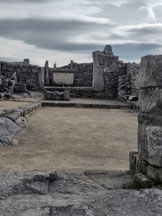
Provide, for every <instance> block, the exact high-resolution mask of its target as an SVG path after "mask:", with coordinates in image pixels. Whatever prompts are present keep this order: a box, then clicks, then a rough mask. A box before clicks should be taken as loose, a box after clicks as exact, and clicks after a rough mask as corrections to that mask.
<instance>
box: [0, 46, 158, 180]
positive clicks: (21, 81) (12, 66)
mask: <svg viewBox="0 0 162 216" xmlns="http://www.w3.org/2000/svg"><path fill="white" fill-rule="evenodd" d="M65 79H66V80H65ZM67 80H68V82H67ZM65 81H66V82H65ZM161 83H162V55H159V56H150V55H149V56H145V57H143V58H142V60H141V64H136V63H124V62H123V61H120V60H119V57H118V56H115V55H114V54H113V51H112V48H111V46H109V45H107V46H106V47H105V48H104V50H103V51H95V52H93V63H84V64H77V63H75V62H73V61H71V63H70V64H69V65H66V66H64V67H59V68H58V67H56V65H55V66H54V68H50V67H49V65H48V61H46V63H45V66H44V67H39V66H36V65H31V64H30V62H29V60H28V59H25V60H24V62H17V63H8V62H0V97H1V98H2V97H5V96H6V98H7V97H9V95H11V94H12V93H14V92H26V91H44V92H46V99H48V100H69V98H70V95H72V96H73V97H91V98H104V99H115V98H118V99H122V100H126V101H132V100H138V97H139V117H138V121H139V128H138V152H131V153H130V167H131V171H132V172H133V173H136V172H142V173H144V174H145V175H147V176H148V177H150V178H151V179H154V180H155V181H156V182H162V117H161V116H162V111H161V110H162V90H161V89H162V85H161Z"/></svg>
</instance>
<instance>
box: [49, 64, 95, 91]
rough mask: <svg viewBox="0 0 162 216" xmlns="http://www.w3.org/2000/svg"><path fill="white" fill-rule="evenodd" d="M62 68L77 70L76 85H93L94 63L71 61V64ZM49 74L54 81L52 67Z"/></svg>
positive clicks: (75, 75)
mask: <svg viewBox="0 0 162 216" xmlns="http://www.w3.org/2000/svg"><path fill="white" fill-rule="evenodd" d="M61 68H62V69H69V70H74V71H75V74H74V86H75V87H92V80H93V63H82V64H78V63H76V62H73V61H71V63H70V64H68V65H66V66H63V67H61ZM61 68H60V69H61ZM49 76H50V83H52V82H51V80H53V70H51V69H50V74H49ZM52 85H53V83H52Z"/></svg>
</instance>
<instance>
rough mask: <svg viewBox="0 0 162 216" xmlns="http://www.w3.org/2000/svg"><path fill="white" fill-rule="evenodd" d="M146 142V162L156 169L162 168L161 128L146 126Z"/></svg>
mask: <svg viewBox="0 0 162 216" xmlns="http://www.w3.org/2000/svg"><path fill="white" fill-rule="evenodd" d="M146 141H147V151H148V157H147V158H146V161H148V163H149V164H152V165H154V166H157V167H162V127H159V126H147V127H146Z"/></svg>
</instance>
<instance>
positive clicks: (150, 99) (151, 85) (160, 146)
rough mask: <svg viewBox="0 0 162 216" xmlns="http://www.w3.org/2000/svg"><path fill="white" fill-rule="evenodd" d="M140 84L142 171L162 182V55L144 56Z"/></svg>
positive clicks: (139, 144)
mask: <svg viewBox="0 0 162 216" xmlns="http://www.w3.org/2000/svg"><path fill="white" fill-rule="evenodd" d="M139 86H140V91H139V106H140V111H139V128H138V152H139V165H140V171H142V172H143V173H145V174H147V176H148V177H150V178H152V179H154V180H155V181H157V182H158V181H159V182H162V55H159V56H151V55H149V56H145V57H143V58H142V60H141V68H140V74H139Z"/></svg>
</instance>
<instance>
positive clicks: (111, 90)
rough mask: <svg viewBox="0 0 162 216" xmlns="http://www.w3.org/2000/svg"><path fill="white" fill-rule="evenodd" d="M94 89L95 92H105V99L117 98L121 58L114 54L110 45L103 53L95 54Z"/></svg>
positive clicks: (97, 52)
mask: <svg viewBox="0 0 162 216" xmlns="http://www.w3.org/2000/svg"><path fill="white" fill-rule="evenodd" d="M93 61H94V68H93V87H94V90H95V91H103V92H104V97H105V98H116V96H117V85H118V82H117V79H118V75H119V67H118V63H119V57H118V56H115V55H114V54H113V52H112V48H111V46H110V45H107V46H105V49H104V50H103V51H102V52H99V51H96V52H94V53H93Z"/></svg>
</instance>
